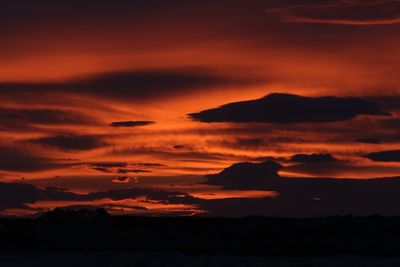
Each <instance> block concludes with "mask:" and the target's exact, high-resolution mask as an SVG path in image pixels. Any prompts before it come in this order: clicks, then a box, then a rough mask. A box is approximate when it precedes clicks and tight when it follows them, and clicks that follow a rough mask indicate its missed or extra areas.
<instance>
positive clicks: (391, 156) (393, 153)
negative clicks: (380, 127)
mask: <svg viewBox="0 0 400 267" xmlns="http://www.w3.org/2000/svg"><path fill="white" fill-rule="evenodd" d="M364 157H365V158H368V159H370V160H373V161H380V162H400V150H388V151H380V152H374V153H369V154H366V155H364Z"/></svg>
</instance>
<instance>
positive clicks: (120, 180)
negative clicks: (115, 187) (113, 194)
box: [112, 176, 131, 184]
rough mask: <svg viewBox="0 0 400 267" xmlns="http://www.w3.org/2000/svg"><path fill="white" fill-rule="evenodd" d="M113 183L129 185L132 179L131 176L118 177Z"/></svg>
mask: <svg viewBox="0 0 400 267" xmlns="http://www.w3.org/2000/svg"><path fill="white" fill-rule="evenodd" d="M112 181H113V183H120V184H123V183H129V182H130V181H131V178H130V177H129V176H117V177H115V178H114V179H113V180H112Z"/></svg>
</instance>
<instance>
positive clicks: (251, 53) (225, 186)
mask: <svg viewBox="0 0 400 267" xmlns="http://www.w3.org/2000/svg"><path fill="white" fill-rule="evenodd" d="M399 45H400V1H399V0H368V1H366V0H363V1H361V0H307V1H305V0H279V1H278V0H229V1H228V0H219V1H211V0H202V1H200V0H193V1H181V0H171V1H163V0H131V1H128V0H113V1H110V0H96V1H94V0H87V1H78V0H68V1H66V0H59V1H51V0H37V1H28V0H12V1H11V0H5V1H2V2H1V3H0V58H1V61H0V104H1V105H0V215H3V216H27V215H34V214H38V213H42V212H45V211H48V210H51V209H53V208H55V207H66V208H72V209H73V208H105V209H107V210H108V211H109V212H110V213H112V214H129V215H149V216H181V215H184V216H230V217H235V216H247V215H267V216H296V217H305V216H324V215H334V214H348V213H351V214H357V215H369V214H383V215H394V214H399V213H400V210H399V209H398V208H396V207H395V206H394V203H396V201H398V200H400V199H399V198H400V197H399V196H397V195H398V193H397V192H398V190H399V189H400V131H399V129H400V76H399V75H398V69H399V67H400V51H399V49H398V47H399Z"/></svg>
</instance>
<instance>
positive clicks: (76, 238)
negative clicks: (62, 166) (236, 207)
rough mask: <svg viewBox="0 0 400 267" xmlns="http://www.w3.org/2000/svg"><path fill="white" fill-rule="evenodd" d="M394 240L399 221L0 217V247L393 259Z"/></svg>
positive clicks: (398, 248)
mask: <svg viewBox="0 0 400 267" xmlns="http://www.w3.org/2000/svg"><path fill="white" fill-rule="evenodd" d="M399 241H400V217H381V216H369V217H353V216H350V215H349V216H334V217H327V218H307V219H290V218H268V217H246V218H235V219H233V218H232V219H230V218H192V217H129V216H109V215H108V214H107V213H106V212H105V211H104V210H97V211H88V210H81V211H68V210H61V209H57V210H55V211H54V212H51V213H47V214H44V215H43V216H41V217H39V218H37V219H22V218H18V219H6V218H3V219H0V247H1V249H3V250H19V249H20V250H27V249H29V250H30V249H33V250H53V249H54V250H82V249H84V250H118V251H121V250H126V251H181V252H186V253H199V254H201V253H224V254H225V253H227V254H230V253H235V254H238V253H239V254H241V253H242V254H251V255H259V256H270V255H284V256H288V255H293V256H296V255H308V254H314V255H328V254H346V253H351V254H385V255H397V254H399V253H400V242H399Z"/></svg>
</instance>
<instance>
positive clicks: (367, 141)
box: [356, 137, 381, 145]
mask: <svg viewBox="0 0 400 267" xmlns="http://www.w3.org/2000/svg"><path fill="white" fill-rule="evenodd" d="M356 142H358V143H365V144H374V145H378V144H380V143H381V140H380V139H379V138H375V137H366V138H360V139H357V140H356Z"/></svg>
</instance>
